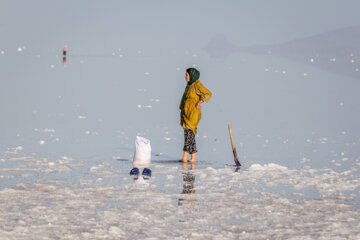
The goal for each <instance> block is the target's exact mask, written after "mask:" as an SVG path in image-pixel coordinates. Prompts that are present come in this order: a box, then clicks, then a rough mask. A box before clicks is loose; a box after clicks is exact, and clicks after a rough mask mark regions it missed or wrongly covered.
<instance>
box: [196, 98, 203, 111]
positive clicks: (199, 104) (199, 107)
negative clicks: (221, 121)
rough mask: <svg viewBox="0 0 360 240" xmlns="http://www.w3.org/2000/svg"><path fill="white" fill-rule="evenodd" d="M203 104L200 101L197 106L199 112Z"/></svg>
mask: <svg viewBox="0 0 360 240" xmlns="http://www.w3.org/2000/svg"><path fill="white" fill-rule="evenodd" d="M202 103H203V102H202V101H201V100H200V101H198V103H197V104H196V109H198V110H200V109H201V104H202Z"/></svg>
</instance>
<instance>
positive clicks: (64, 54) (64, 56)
mask: <svg viewBox="0 0 360 240" xmlns="http://www.w3.org/2000/svg"><path fill="white" fill-rule="evenodd" d="M62 53H63V59H62V63H63V66H64V67H66V65H67V62H66V54H67V46H66V45H65V46H64V48H63V51H62Z"/></svg>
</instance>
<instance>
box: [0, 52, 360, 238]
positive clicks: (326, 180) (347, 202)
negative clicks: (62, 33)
mask: <svg viewBox="0 0 360 240" xmlns="http://www.w3.org/2000/svg"><path fill="white" fill-rule="evenodd" d="M27 49H28V51H29V53H28V54H27V53H26V51H23V52H15V53H13V54H4V55H0V64H1V65H2V66H7V67H6V68H4V76H5V78H3V79H4V80H2V83H3V84H4V86H5V87H4V88H1V90H0V93H1V98H2V101H1V103H0V104H1V109H2V118H1V119H0V123H1V124H0V128H1V132H2V135H1V136H0V148H1V155H0V202H1V203H2V204H1V205H2V208H1V210H0V211H1V212H0V226H1V228H0V231H1V236H4V239H13V238H15V239H20V238H25V239H39V238H51V239H64V238H65V239H80V238H92V239H99V238H107V239H119V238H126V239H132V238H135V239H137V238H143V239H146V238H148V239H151V238H158V239H165V238H166V239H168V238H169V237H171V238H174V239H184V238H185V239H186V238H193V239H197V238H199V239H203V238H214V239H217V238H221V239H239V238H241V239H267V238H270V239H357V238H359V237H360V231H359V230H358V229H360V228H359V223H358V222H359V214H358V210H359V204H360V197H359V190H360V188H359V186H360V181H359V179H360V178H359V176H360V175H359V167H360V160H359V156H360V152H359V149H360V148H359V144H360V139H359V136H360V134H359V133H360V132H359V127H358V122H359V120H360V116H359V113H358V112H357V111H355V109H356V107H357V103H358V102H359V100H360V99H359V98H360V96H359V95H358V93H357V89H358V87H359V84H360V83H359V82H358V81H355V80H354V79H349V78H346V77H343V76H338V75H333V74H330V73H327V72H322V71H319V70H318V69H315V68H311V67H309V66H305V65H300V64H298V63H292V62H288V61H285V60H283V59H279V58H275V57H271V56H266V57H263V56H253V55H232V56H230V57H229V58H226V59H212V58H209V57H207V56H206V55H204V54H203V53H201V52H194V53H196V57H191V56H192V55H193V54H191V53H186V52H184V53H179V52H178V53H176V54H175V53H172V54H168V55H166V56H158V57H156V56H151V57H144V56H142V55H136V53H134V54H133V56H132V57H127V56H125V55H124V56H123V57H120V56H119V53H118V52H116V54H115V55H112V52H105V50H104V53H102V55H101V56H89V55H86V54H82V53H74V54H73V55H72V54H70V55H69V57H68V59H67V61H68V62H67V66H66V67H64V66H63V65H62V59H61V58H60V57H59V56H57V54H56V53H52V52H44V53H41V56H40V57H38V54H37V53H36V52H35V53H30V50H31V46H30V47H27ZM6 52H9V51H6ZM189 58H190V59H191V61H189ZM189 62H191V63H190V65H191V64H196V66H197V67H198V68H199V69H200V71H201V74H202V75H201V80H202V82H203V83H204V85H205V86H206V87H208V88H209V89H210V90H212V92H213V98H212V99H211V101H210V103H209V104H204V107H203V119H202V121H201V123H200V125H199V132H198V136H197V138H196V139H197V144H198V149H199V152H198V158H199V162H198V163H196V164H195V165H193V166H191V164H186V165H183V164H181V163H177V162H174V161H176V160H178V159H179V158H180V157H181V153H182V152H181V149H182V142H183V132H182V129H181V128H180V126H179V125H178V114H179V111H178V103H179V100H180V97H181V94H182V91H183V89H184V87H185V86H184V79H183V75H184V74H183V72H184V71H185V69H186V67H188V64H184V63H189ZM214 69H216V71H215V70H214ZM284 72H285V73H284ZM305 72H306V73H307V75H306V76H304V73H305ZM150 106H151V107H150ZM228 123H231V124H232V128H233V134H234V139H235V145H236V148H237V152H238V156H239V159H240V161H241V163H242V165H243V167H242V168H241V169H239V170H237V171H236V168H235V166H233V164H234V162H233V156H232V151H231V146H230V140H229V136H228V130H227V124H228ZM136 135H140V136H144V137H146V138H149V139H150V140H151V145H152V150H153V151H152V153H153V155H152V171H153V174H152V177H151V178H150V179H144V178H143V177H142V176H139V177H138V178H137V179H134V178H133V177H131V176H129V175H128V174H129V171H130V169H131V168H132V157H133V151H134V141H135V136H136Z"/></svg>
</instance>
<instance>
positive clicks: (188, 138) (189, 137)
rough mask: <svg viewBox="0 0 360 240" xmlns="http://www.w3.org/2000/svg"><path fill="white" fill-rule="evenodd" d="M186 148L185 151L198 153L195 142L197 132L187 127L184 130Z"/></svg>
mask: <svg viewBox="0 0 360 240" xmlns="http://www.w3.org/2000/svg"><path fill="white" fill-rule="evenodd" d="M184 138H185V141H184V148H183V150H184V151H185V152H188V153H190V154H193V153H196V152H197V150H196V142H195V134H194V132H193V131H192V130H191V129H185V130H184Z"/></svg>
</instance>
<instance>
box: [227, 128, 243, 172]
mask: <svg viewBox="0 0 360 240" xmlns="http://www.w3.org/2000/svg"><path fill="white" fill-rule="evenodd" d="M229 133H230V140H231V146H232V150H233V154H234V161H235V163H236V166H238V167H239V166H241V164H240V162H239V159H238V157H237V154H236V149H235V145H234V139H233V136H232V131H231V125H230V124H229Z"/></svg>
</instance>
